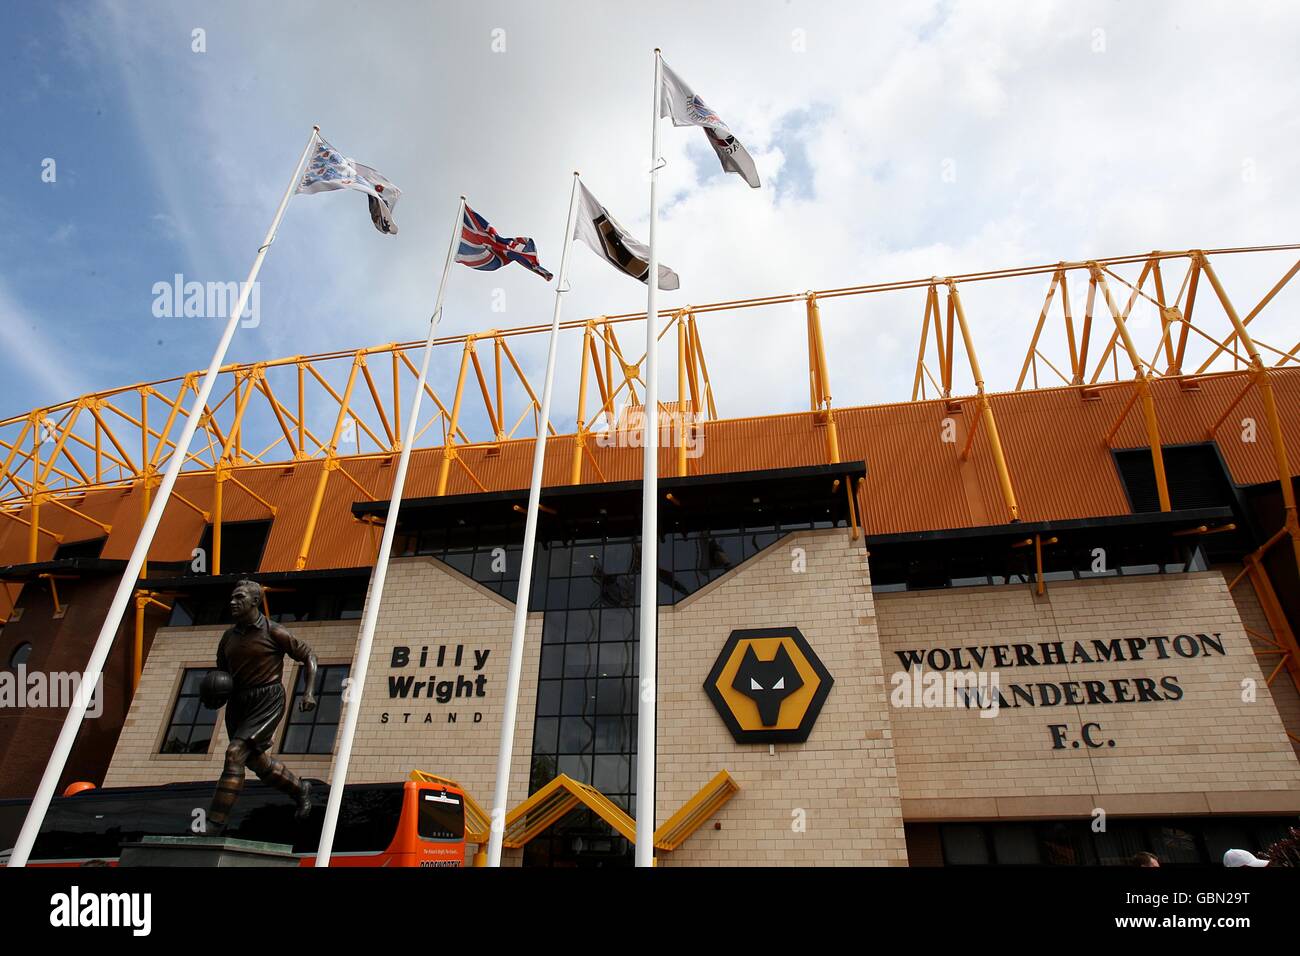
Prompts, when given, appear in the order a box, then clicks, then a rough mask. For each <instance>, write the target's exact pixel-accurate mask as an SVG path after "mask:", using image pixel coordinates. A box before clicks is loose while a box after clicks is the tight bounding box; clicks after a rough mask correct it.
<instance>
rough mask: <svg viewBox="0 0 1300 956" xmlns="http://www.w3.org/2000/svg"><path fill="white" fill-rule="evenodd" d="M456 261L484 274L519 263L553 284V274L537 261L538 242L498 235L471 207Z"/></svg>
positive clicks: (464, 223)
mask: <svg viewBox="0 0 1300 956" xmlns="http://www.w3.org/2000/svg"><path fill="white" fill-rule="evenodd" d="M456 261H457V262H462V263H464V264H465V265H467V266H469V267H470V268H471V269H478V270H480V271H482V272H495V271H496V270H497V269H500V268H501V267H502V266H504V265H509V264H510V263H512V262H517V263H519V264H520V265H521V266H523V267H524V268H525V269H527V270H528V271H529V272H535V273H537V274H538V275H539V276H541V277H542V278H543V279H545V280H546V281H547V282H550V281H551V273H549V272H547V271H546V270H545V269H543V268H542V266H541V263H539V262H538V261H537V243H535V242H533V240H532V239H529V238H528V237H527V236H516V237H514V238H513V239H510V238H507V237H505V236H500V235H497V231H496V230H495V229H494V228H492V224H491V223H490V222H488V221H487V220H486V219H484V218H483V217H482V216H480V215H479V214H478V213H476V212H475V211H474V210H473V209H470V208H469V206H466V207H465V220H464V222H463V223H462V224H461V230H460V247H459V248H458V249H457V250H456Z"/></svg>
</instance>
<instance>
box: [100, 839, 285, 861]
mask: <svg viewBox="0 0 1300 956" xmlns="http://www.w3.org/2000/svg"><path fill="white" fill-rule="evenodd" d="M300 862H301V861H300V860H299V858H298V857H296V856H294V855H293V847H292V846H290V845H289V844H287V843H262V842H260V841H258V840H237V839H234V838H233V837H209V836H193V837H175V836H147V837H144V838H143V839H142V840H140V841H139V842H137V843H123V844H122V857H121V860H120V861H119V862H118V866H191V867H205V868H213V867H217V868H224V867H243V866H298V865H299V863H300Z"/></svg>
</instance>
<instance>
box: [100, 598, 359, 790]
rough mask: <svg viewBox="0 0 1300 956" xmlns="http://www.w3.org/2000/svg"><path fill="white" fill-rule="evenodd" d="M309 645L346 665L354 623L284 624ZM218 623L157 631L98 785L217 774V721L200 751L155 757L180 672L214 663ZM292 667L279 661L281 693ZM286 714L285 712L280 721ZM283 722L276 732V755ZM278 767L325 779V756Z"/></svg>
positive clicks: (289, 759)
mask: <svg viewBox="0 0 1300 956" xmlns="http://www.w3.org/2000/svg"><path fill="white" fill-rule="evenodd" d="M287 626H288V627H289V629H290V630H291V631H293V633H295V634H297V635H298V636H299V637H301V638H302V639H303V640H305V641H306V642H307V643H309V644H310V645H311V646H312V649H313V650H314V651H315V652H316V657H317V660H318V661H319V662H320V663H322V664H346V663H348V662H349V661H351V660H352V650H353V646H354V645H355V643H356V639H357V622H356V621H312V622H306V623H303V624H290V625H287ZM225 629H226V626H225V625H219V626H215V627H169V628H160V629H159V630H158V633H157V636H156V637H155V638H154V642H153V647H152V648H151V649H150V651H149V657H148V658H147V659H146V661H145V665H144V670H143V672H142V673H141V675H140V687H139V689H138V690H137V691H136V695H135V699H134V700H132V701H131V710H130V712H129V713H128V714H127V717H126V722H125V723H124V724H123V726H122V734H121V736H120V737H119V738H118V741H117V749H116V750H114V751H113V760H112V763H110V764H109V768H108V773H107V774H106V775H105V777H104V786H106V787H136V786H150V785H154V784H161V783H174V782H179V781H189V780H211V781H212V782H213V784H215V783H216V781H217V777H219V776H221V765H222V762H223V757H224V755H225V751H226V744H227V743H229V740H228V739H227V737H226V728H225V724H224V721H222V720H218V721H217V728H216V732H215V733H214V734H213V737H212V744H211V746H210V747H209V748H208V752H207V753H206V754H160V753H159V752H158V748H159V747H161V746H162V741H163V736H164V734H165V732H166V730H167V721H168V720H169V719H170V718H171V714H172V708H173V706H174V704H175V702H176V694H177V692H178V691H179V690H180V683H181V675H182V674H183V673H184V671H185V669H186V668H187V667H214V666H216V656H217V643H218V642H219V641H220V640H221V634H222V632H223V631H224V630H225ZM297 672H298V665H297V664H295V663H294V662H293V661H290V660H286V661H285V668H284V686H285V691H286V694H287V693H288V691H289V689H290V687H291V682H292V681H293V680H294V679H295V677H296V675H297ZM287 719H288V717H287V715H286V718H285V720H287ZM283 730H284V721H282V722H281V725H280V729H279V730H277V731H276V735H275V742H276V748H277V751H278V748H279V745H280V738H281V736H282V734H283ZM284 762H285V764H286V765H287V766H288V767H289V768H290V769H292V770H293V771H294V773H297V774H300V775H302V776H306V777H317V778H320V779H328V778H329V765H330V758H329V757H328V756H326V755H317V756H311V755H307V754H286V755H285V756H284Z"/></svg>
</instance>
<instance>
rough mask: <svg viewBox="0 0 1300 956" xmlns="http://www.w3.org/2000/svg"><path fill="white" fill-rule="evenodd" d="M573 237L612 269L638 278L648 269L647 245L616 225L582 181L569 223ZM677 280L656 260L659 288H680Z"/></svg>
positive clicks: (644, 275) (672, 273)
mask: <svg viewBox="0 0 1300 956" xmlns="http://www.w3.org/2000/svg"><path fill="white" fill-rule="evenodd" d="M573 238H575V239H581V240H582V241H583V242H585V243H586V244H587V245H588V246H590V247H591V251H592V252H594V253H596V255H598V256H600V257H601V258H602V259H604V260H605V261H606V262H608V263H609V264H610V265H612V266H613V267H614V268H615V269H617V270H619V271H620V272H623V273H626V274H627V275H630V276H631V277H632V278H633V279H637V280H639V281H641V282H645V281H646V274H647V273H648V272H649V271H650V249H649V248H648V247H647V246H646V244H645V243H643V242H638V241H637V240H636V239H633V238H632V234H631V233H629V232H628V231H627V230H626V229H624V228H623V227H622V226H621V225H619V223H618V220H617V219H615V218H614V217H613V216H611V215H610V214H609V210H608V209H606V208H605V207H604V206H602V205H601V204H600V201H599V200H597V199H596V197H595V196H593V195H592V194H591V193H590V192H588V191H587V187H586V185H585V184H583V183H579V184H578V212H577V217H576V219H575V220H574V224H573ZM681 285H682V283H681V280H680V279H679V278H678V277H677V273H676V272H673V270H672V269H669V268H668V267H667V266H666V265H664V264H663V263H660V264H659V288H660V289H663V290H664V291H671V290H673V289H679V288H681Z"/></svg>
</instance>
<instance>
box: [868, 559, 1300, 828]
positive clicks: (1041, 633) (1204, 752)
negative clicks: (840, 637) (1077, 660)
mask: <svg viewBox="0 0 1300 956" xmlns="http://www.w3.org/2000/svg"><path fill="white" fill-rule="evenodd" d="M876 612H877V616H878V622H879V628H880V634H881V640H882V645H883V647H882V650H883V653H884V656H885V658H886V665H885V667H886V671H887V672H894V671H898V670H901V669H902V665H901V664H900V662H899V660H898V658H897V656H896V655H895V653H894V652H895V651H897V650H901V649H908V648H912V649H929V648H932V647H947V648H952V647H956V646H958V645H961V646H969V645H982V644H1014V643H1029V644H1034V645H1037V644H1038V643H1040V642H1055V641H1063V642H1065V643H1066V647H1067V652H1068V649H1069V648H1071V647H1072V646H1073V643H1074V641H1076V640H1078V641H1081V642H1084V644H1085V647H1088V648H1089V649H1090V648H1091V646H1092V645H1091V643H1090V642H1091V641H1092V640H1093V639H1102V640H1110V639H1112V638H1129V637H1150V636H1153V635H1169V636H1173V635H1177V634H1195V633H1198V632H1208V633H1214V632H1218V633H1221V634H1222V640H1223V643H1224V647H1225V650H1226V652H1227V653H1226V655H1225V656H1222V657H1220V656H1217V655H1212V656H1203V657H1197V658H1194V659H1184V658H1181V657H1171V658H1170V659H1169V660H1156V659H1155V653H1154V647H1149V648H1148V649H1147V652H1146V653H1145V654H1144V659H1143V660H1141V661H1125V662H1123V663H1107V662H1101V663H1095V664H1077V665H1072V664H1066V665H1053V666H1037V667H1003V668H1001V669H1000V670H999V679H1000V681H1001V683H1002V685H1003V693H1004V695H1006V696H1008V697H1009V696H1010V695H1009V692H1008V691H1007V690H1006V686H1005V685H1007V684H1009V683H1013V682H1015V683H1029V682H1051V681H1056V682H1060V681H1066V680H1089V679H1096V680H1103V681H1109V680H1111V679H1113V678H1124V677H1128V678H1133V677H1139V676H1141V677H1153V678H1156V679H1157V680H1158V679H1159V678H1160V677H1161V676H1164V675H1175V676H1176V677H1177V678H1178V682H1179V684H1180V685H1181V687H1182V689H1183V692H1184V696H1183V698H1182V699H1181V700H1178V701H1161V702H1156V703H1142V704H1139V703H1132V704H1095V705H1079V706H1070V705H1065V704H1062V705H1058V706H1055V707H1048V708H1043V707H1032V708H1030V707H1026V706H1022V707H1021V708H1020V709H1017V710H1012V709H1007V708H1003V709H1002V710H1001V712H1000V713H999V714H998V715H997V716H996V717H994V718H991V719H988V718H983V717H981V716H979V714H978V712H977V711H975V710H966V709H963V708H960V707H958V708H897V707H891V714H892V719H893V728H894V732H895V744H894V747H895V755H896V759H897V764H898V780H899V786H900V790H901V795H902V799H903V804H904V807H903V809H904V815H905V816H906V817H907V818H908V819H924V818H945V817H948V818H952V817H983V816H990V817H991V816H998V815H1002V816H1035V815H1044V816H1054V815H1062V814H1064V813H1078V814H1087V813H1089V812H1090V809H1091V807H1093V806H1100V807H1103V808H1108V809H1109V810H1110V811H1111V812H1116V813H1143V812H1145V813H1169V812H1178V811H1181V812H1189V813H1198V812H1200V813H1203V812H1215V811H1220V812H1222V811H1238V812H1247V811H1251V810H1255V811H1260V812H1283V811H1284V810H1300V764H1297V761H1296V758H1295V755H1294V753H1293V752H1292V750H1291V747H1290V744H1289V742H1288V739H1287V737H1286V733H1285V731H1284V729H1283V726H1282V722H1281V720H1280V719H1279V717H1278V712H1277V709H1276V707H1275V706H1274V704H1273V700H1272V698H1271V696H1270V694H1269V691H1268V688H1267V687H1266V686H1265V684H1264V681H1263V680H1262V679H1261V677H1262V675H1261V672H1260V667H1259V664H1258V662H1257V660H1256V658H1255V656H1254V655H1253V653H1252V651H1251V647H1250V644H1249V642H1248V641H1247V638H1246V634H1245V632H1244V630H1243V628H1242V624H1241V619H1240V616H1239V614H1238V612H1237V608H1236V606H1235V605H1234V603H1233V600H1232V596H1231V595H1230V594H1229V592H1228V590H1227V587H1226V584H1225V582H1224V580H1223V577H1222V575H1221V574H1219V573H1217V572H1205V573H1200V574H1187V575H1182V574H1180V575H1169V576H1158V577H1157V576H1152V577H1143V578H1132V579H1127V580H1124V579H1108V580H1097V581H1074V582H1061V583H1051V584H1049V585H1048V591H1047V594H1046V595H1045V596H1044V597H1042V598H1039V597H1036V596H1035V595H1034V593H1033V591H1032V589H1031V588H1028V587H1019V588H1018V587H997V588H991V587H990V588H963V589H959V590H948V591H942V592H940V591H928V592H909V593H898V594H881V595H877V596H876ZM989 666H990V667H991V666H992V665H991V662H990V665H989ZM1245 679H1252V680H1254V681H1255V682H1256V685H1257V688H1258V698H1257V700H1256V701H1255V702H1253V703H1243V701H1242V699H1241V696H1242V681H1243V680H1245ZM1085 721H1094V722H1096V723H1099V724H1100V725H1101V730H1100V731H1099V732H1098V733H1097V739H1101V740H1107V741H1109V740H1114V741H1115V745H1114V746H1113V747H1110V746H1105V747H1102V748H1100V749H1091V748H1088V747H1080V748H1078V749H1074V748H1073V747H1070V746H1067V747H1066V748H1065V749H1061V750H1055V749H1053V748H1052V741H1051V738H1050V736H1049V731H1048V724H1055V723H1066V724H1068V725H1069V727H1070V729H1069V731H1068V732H1067V734H1068V739H1069V740H1071V741H1073V740H1074V739H1076V738H1077V737H1078V736H1079V729H1080V727H1081V725H1082V724H1083V722H1085Z"/></svg>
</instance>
